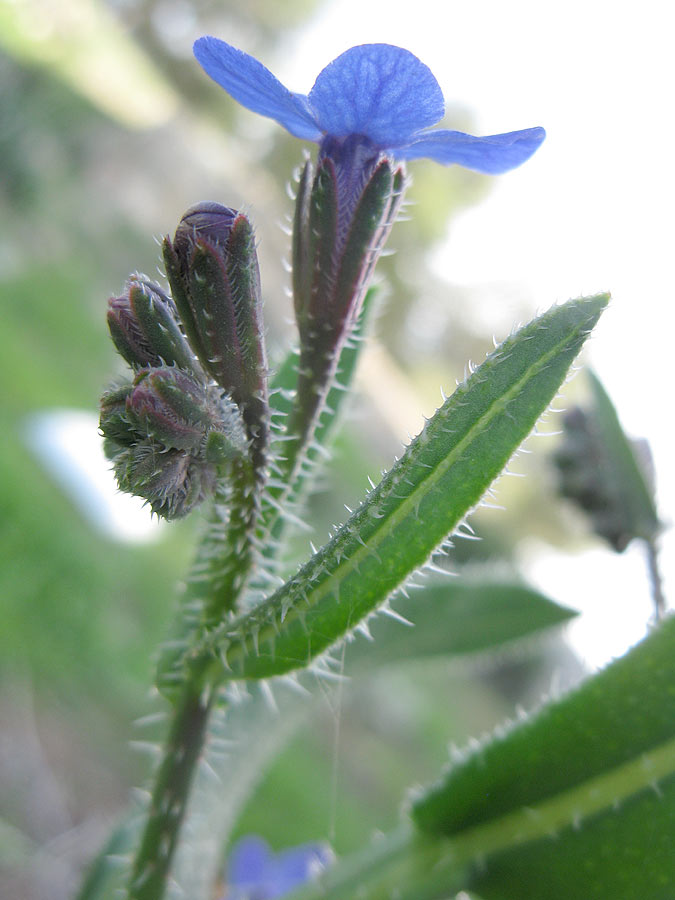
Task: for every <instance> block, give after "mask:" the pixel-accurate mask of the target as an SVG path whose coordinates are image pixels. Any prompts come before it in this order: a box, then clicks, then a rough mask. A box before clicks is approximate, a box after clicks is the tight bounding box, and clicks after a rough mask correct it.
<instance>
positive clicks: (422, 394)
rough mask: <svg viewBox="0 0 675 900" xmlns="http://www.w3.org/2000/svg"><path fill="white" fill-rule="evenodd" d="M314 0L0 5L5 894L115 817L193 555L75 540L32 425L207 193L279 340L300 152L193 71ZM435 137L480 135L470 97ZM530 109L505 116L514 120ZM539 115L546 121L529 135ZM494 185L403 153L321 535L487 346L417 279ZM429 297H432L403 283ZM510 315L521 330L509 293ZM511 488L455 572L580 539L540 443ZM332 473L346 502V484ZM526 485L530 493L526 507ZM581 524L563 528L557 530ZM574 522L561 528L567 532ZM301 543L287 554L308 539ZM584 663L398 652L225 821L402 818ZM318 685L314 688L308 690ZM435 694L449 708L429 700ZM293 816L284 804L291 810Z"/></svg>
mask: <svg viewBox="0 0 675 900" xmlns="http://www.w3.org/2000/svg"><path fill="white" fill-rule="evenodd" d="M318 6H319V3H318V2H314V0H293V2H284V3H283V4H281V3H279V2H278V0H252V2H249V3H248V4H246V5H244V4H235V3H229V2H220V3H217V2H214V0H118V2H110V3H104V2H102V0H61V2H59V3H58V4H55V3H50V2H49V0H3V2H2V3H0V211H1V223H2V224H1V228H2V232H1V235H0V303H1V308H2V322H3V343H2V348H3V350H2V353H1V354H0V384H2V385H3V388H2V392H3V404H2V410H1V413H0V415H1V416H2V422H1V427H2V433H3V435H4V439H3V441H2V443H1V444H0V511H1V518H0V528H1V529H2V534H1V536H0V557H1V559H2V562H1V568H0V597H1V603H2V612H1V616H2V618H1V623H2V624H1V627H0V671H1V674H2V687H1V689H0V716H1V717H2V732H1V736H0V748H1V749H0V795H1V796H2V806H1V809H0V867H1V868H2V874H1V875H0V895H2V896H3V897H5V896H6V897H8V898H9V897H11V898H13V900H17V898H18V900H24V898H25V900H41V898H47V897H48V898H49V900H60V898H66V897H69V896H72V891H73V889H74V885H76V884H77V879H78V873H79V871H80V869H81V867H82V866H83V865H85V864H86V862H87V861H88V860H89V859H90V858H91V856H92V854H93V853H95V852H96V850H97V849H98V847H99V846H100V843H101V842H102V840H103V839H104V837H105V835H106V833H107V831H108V829H109V827H110V826H111V825H112V824H113V823H114V822H115V821H117V819H118V817H119V815H121V814H122V812H123V811H124V809H125V807H126V805H127V802H128V798H129V791H130V788H131V787H132V786H133V785H139V784H143V783H144V782H145V781H146V778H147V771H148V761H147V759H146V758H144V757H143V756H142V755H139V754H136V753H134V752H133V750H132V749H131V748H130V742H131V741H134V740H136V739H137V738H138V737H139V735H138V729H136V728H135V727H134V726H133V724H132V722H133V721H134V720H135V719H136V718H138V717H141V716H143V715H145V714H146V713H147V712H148V711H149V710H152V709H155V708H157V703H156V701H151V700H150V697H149V690H148V686H149V685H150V683H151V678H152V672H153V653H154V650H155V648H156V647H157V645H158V643H159V641H160V640H161V639H162V637H163V636H164V635H165V633H166V631H167V628H168V624H169V622H170V619H171V615H172V610H173V608H174V603H175V598H176V590H175V585H176V584H177V583H179V582H180V579H181V577H183V576H184V574H185V572H186V570H187V567H188V565H189V561H190V557H191V552H192V547H193V545H194V538H195V533H196V531H197V530H198V528H199V516H198V515H197V516H195V517H193V519H192V520H189V521H187V522H181V523H178V524H173V525H171V527H168V528H165V529H164V530H163V531H162V532H161V536H160V537H159V539H158V540H156V541H154V542H150V543H138V544H131V543H123V542H119V541H115V540H113V539H111V538H110V537H108V536H106V535H104V534H103V533H101V532H99V531H97V530H96V529H95V528H94V527H92V525H91V523H90V522H89V521H88V520H87V519H86V518H85V517H83V515H82V513H81V511H80V510H79V508H78V507H77V506H76V505H75V504H74V503H73V501H72V499H71V497H70V496H69V494H68V493H67V492H64V490H63V489H62V488H61V486H60V485H59V484H58V482H57V481H55V480H54V479H53V477H52V476H50V475H49V474H48V473H47V471H46V469H45V468H44V467H43V466H42V465H41V464H40V463H39V462H38V461H37V459H36V458H35V457H34V455H32V454H31V452H30V451H29V449H28V447H27V442H26V430H25V429H26V422H27V419H28V417H29V416H30V415H31V414H35V413H40V412H42V411H45V410H50V409H61V408H63V409H77V410H89V411H95V410H96V407H97V402H98V397H99V395H100V393H101V391H102V388H103V387H104V386H105V384H106V383H107V382H108V381H109V380H110V378H111V377H112V376H113V375H114V374H115V373H118V372H120V371H121V365H120V362H119V360H118V359H117V358H116V357H115V354H114V353H113V350H112V346H111V343H110V341H109V338H108V335H107V330H106V326H105V308H106V307H105V304H106V300H107V298H108V297H109V296H110V295H111V294H113V293H115V292H118V291H120V290H121V288H122V286H123V283H124V280H125V278H126V276H127V274H128V273H129V272H131V271H142V272H145V273H147V274H149V275H150V276H151V277H156V270H157V265H158V247H157V238H158V237H161V236H162V235H163V234H165V233H167V232H170V231H171V230H172V229H173V228H174V227H175V224H176V223H177V221H178V219H179V218H180V215H181V214H182V212H183V211H184V209H185V208H187V207H188V206H190V205H192V204H193V203H195V202H197V201H199V200H204V199H213V200H218V201H220V202H223V203H226V204H227V205H230V206H235V207H240V206H243V208H244V209H245V210H246V211H247V212H248V213H249V215H250V216H251V218H252V220H253V221H254V223H255V225H256V228H257V232H258V236H259V243H260V251H259V252H260V259H261V268H262V275H263V285H264V297H265V314H266V323H267V330H268V340H269V348H270V356H271V358H272V361H273V362H274V361H275V360H277V361H278V360H279V359H280V358H281V356H282V354H283V352H284V350H285V348H287V347H288V346H289V344H290V343H291V342H292V340H293V331H292V326H291V325H290V319H291V305H290V301H289V299H288V297H287V292H286V288H287V286H288V282H289V278H288V274H287V272H286V270H285V268H284V265H283V259H284V258H285V257H286V256H287V246H286V241H287V237H286V235H285V233H284V230H283V228H282V227H280V225H283V223H284V221H285V219H286V218H287V217H288V215H289V213H290V212H291V201H290V200H289V199H288V195H287V192H286V188H287V183H288V181H289V174H290V173H291V172H292V170H293V169H294V167H296V166H297V165H298V164H299V163H300V162H301V159H302V148H301V146H300V144H299V143H298V142H297V141H296V140H294V139H292V138H290V137H289V136H287V135H285V133H282V132H281V130H280V129H278V128H275V127H274V126H272V125H270V124H269V123H267V122H263V121H262V120H258V119H256V117H254V116H252V115H250V114H248V113H245V112H241V111H240V110H238V109H237V108H236V106H235V105H234V104H233V103H231V102H230V100H229V99H228V98H227V97H226V96H225V95H224V94H223V93H222V92H221V91H219V90H218V89H217V88H215V87H214V85H212V84H211V83H210V81H209V80H208V79H207V78H206V77H205V76H204V75H203V74H202V73H201V71H200V70H199V68H198V67H197V65H196V64H195V63H194V62H193V61H192V58H191V52H190V48H191V43H192V40H193V39H194V37H196V36H198V35H200V34H203V33H213V34H217V35H220V36H222V37H224V38H226V39H228V40H231V41H232V42H233V43H235V44H236V43H239V44H240V45H242V46H245V47H246V49H247V50H249V51H250V52H252V53H254V54H256V55H257V56H259V57H260V58H262V59H264V60H265V61H266V62H268V63H269V65H270V67H271V68H274V60H275V59H278V58H279V57H280V55H281V54H283V47H284V45H285V43H286V42H287V41H288V40H289V39H290V38H291V37H294V36H296V35H297V34H298V32H299V31H300V29H302V27H303V25H304V23H306V22H307V21H308V20H309V19H310V17H311V16H312V15H313V14H315V13H316V11H317V8H318ZM449 117H450V121H451V122H452V127H457V128H462V129H466V130H470V129H471V125H472V121H471V116H470V114H469V113H467V111H466V110H465V109H454V110H452V109H451V110H449ZM520 124H523V123H516V125H520ZM527 124H537V123H534V122H533V123H527ZM490 185H491V183H490V181H489V180H488V179H485V178H483V177H481V176H478V175H475V174H473V173H470V172H466V171H463V170H459V169H451V170H443V169H441V168H440V167H434V166H432V165H419V166H417V167H416V168H415V172H414V182H413V186H412V188H411V190H410V193H409V200H410V201H411V203H412V205H413V216H412V217H411V218H410V220H408V221H404V222H401V223H399V224H397V226H396V228H395V230H394V233H393V236H392V238H391V241H390V243H391V246H393V247H396V249H397V254H396V256H393V257H390V258H387V259H385V260H383V264H382V266H381V269H380V273H381V282H382V285H383V289H382V292H381V294H382V301H383V302H382V309H381V312H380V315H379V317H378V321H377V324H376V329H375V330H376V334H377V344H376V347H375V345H374V349H373V350H372V352H371V353H370V354H369V355H368V358H367V360H366V361H365V368H364V371H365V372H366V375H365V376H364V377H362V379H361V390H360V394H359V397H358V399H357V400H356V401H355V402H354V404H353V406H352V410H351V415H350V417H349V422H348V423H347V426H346V428H345V431H344V433H343V435H342V437H341V438H340V440H339V442H338V448H337V451H338V452H337V459H336V464H335V465H334V467H333V468H332V470H331V472H330V473H329V474H327V476H326V478H325V480H323V481H322V490H321V492H320V493H319V494H318V495H317V497H316V498H315V499H314V500H313V501H312V507H311V518H312V520H313V521H314V522H315V523H316V535H317V536H316V537H315V541H317V540H321V539H322V537H323V536H324V535H325V534H326V531H327V528H328V527H329V526H330V524H331V523H332V522H334V521H339V520H341V519H342V516H343V510H342V503H344V502H346V503H347V504H349V505H352V504H353V503H354V502H355V501H357V499H358V498H359V496H360V495H361V494H362V493H363V491H364V489H365V488H366V485H367V482H366V476H367V475H368V474H370V475H372V476H373V477H375V476H376V474H377V473H378V472H379V471H380V470H381V469H382V468H384V467H385V466H387V465H388V464H389V462H390V461H391V459H392V457H393V455H394V453H396V452H397V451H398V449H399V447H400V441H401V440H402V439H403V438H404V437H405V432H406V430H407V429H410V430H414V429H415V428H416V427H417V425H418V423H419V421H420V419H419V415H420V413H421V412H424V413H426V414H430V413H431V412H432V411H433V409H434V408H435V406H436V405H437V403H438V399H439V394H438V387H439V385H441V384H443V385H445V386H446V388H447V387H448V386H449V385H452V384H453V383H454V381H453V379H455V378H461V376H462V372H463V369H464V363H465V361H466V360H467V359H468V358H473V359H480V358H481V357H482V356H483V354H484V353H485V352H486V351H487V350H488V349H489V348H490V346H491V337H492V331H493V328H492V327H491V326H485V325H483V326H481V325H479V324H478V323H477V322H475V321H473V320H472V318H471V315H470V310H468V309H467V304H463V303H462V300H463V297H462V291H461V290H460V289H459V288H456V287H455V288H453V287H452V286H449V285H448V284H447V283H445V282H444V281H442V280H441V279H440V277H439V276H438V275H436V274H434V273H433V271H432V269H431V268H430V266H429V261H430V258H431V251H432V250H433V249H434V247H435V246H436V245H437V243H438V242H439V241H440V240H441V239H442V238H444V237H445V235H446V233H447V230H448V227H449V223H450V222H451V220H452V217H453V215H454V214H456V213H457V212H458V211H460V210H462V209H464V208H466V207H467V206H469V205H471V204H474V203H477V202H478V201H479V200H480V199H482V198H483V197H484V196H485V195H486V194H487V192H488V191H489V190H490ZM420 285H422V288H421V289H420V287H419V286H420ZM512 309H513V310H514V318H518V317H519V316H520V317H521V318H523V319H525V318H527V317H529V316H530V315H531V313H532V309H530V307H529V303H528V298H527V297H525V298H524V299H523V301H522V303H521V305H520V306H519V305H518V301H513V300H512ZM518 467H519V470H520V471H528V472H529V473H530V475H531V477H530V478H528V479H526V480H521V479H506V480H504V482H503V483H502V488H501V489H500V503H503V504H504V505H505V506H506V507H507V510H508V511H507V512H506V513H500V514H499V517H495V515H494V514H490V513H488V514H487V515H483V513H482V512H479V513H478V514H477V517H476V518H475V519H474V520H473V524H474V527H475V528H476V529H477V530H478V531H479V532H480V534H481V536H482V537H483V539H484V540H483V541H482V542H481V543H480V544H473V543H472V544H470V545H469V544H463V545H462V546H461V547H460V548H458V550H457V553H456V556H455V557H454V559H453V562H452V565H453V568H455V569H460V568H461V567H462V566H468V567H475V566H476V565H478V564H479V563H481V564H483V563H486V561H487V563H486V564H487V565H489V566H490V567H491V569H492V570H493V571H499V572H502V571H510V570H511V569H512V567H513V548H514V546H515V545H516V543H517V541H518V540H520V539H522V538H523V537H524V536H525V537H526V536H527V535H537V537H538V538H540V539H541V538H544V539H549V540H551V541H552V542H554V543H555V542H557V543H560V542H565V541H568V542H569V540H570V539H569V538H567V537H565V534H566V531H565V528H566V526H567V525H568V524H569V521H570V518H569V512H567V511H565V510H562V509H560V508H558V507H557V506H555V505H554V504H552V503H551V502H550V501H551V499H552V498H553V495H554V485H553V480H552V477H551V475H550V472H549V471H548V469H547V467H546V461H545V458H544V457H543V455H542V456H541V457H537V458H534V459H532V460H531V461H530V460H528V462H527V463H519V466H518ZM338 484H340V490H339V491H338V490H337V485H338ZM542 500H543V501H544V502H543V503H542ZM573 531H574V529H573ZM580 534H581V532H580V531H577V532H576V537H573V538H572V539H571V540H572V542H574V541H575V540H576V541H580V540H581V539H582V538H581V537H580V536H579V535H580ZM306 544H307V539H306V537H303V538H302V541H300V542H299V543H298V546H299V548H302V549H301V550H300V552H303V553H304V552H306ZM554 670H555V671H558V672H561V671H562V672H567V673H568V674H567V675H565V676H564V677H569V678H573V677H574V674H570V673H575V672H576V671H577V668H576V664H575V663H574V661H573V660H572V658H571V656H569V654H568V653H567V651H565V650H564V649H563V648H561V647H560V646H558V645H557V644H553V643H549V644H548V645H547V652H546V654H543V653H541V654H540V653H538V652H537V651H535V650H534V649H530V650H528V651H527V652H525V651H524V650H522V649H521V652H520V653H519V654H518V655H516V656H507V657H505V658H504V659H501V660H500V661H499V663H498V664H497V663H495V664H493V665H487V664H486V663H485V661H482V662H481V664H480V665H479V666H478V667H476V666H468V665H467V666H458V665H457V664H453V665H451V664H449V663H446V662H444V661H442V662H440V663H439V662H437V663H429V662H426V663H424V664H415V665H409V666H406V665H405V664H403V665H402V666H401V669H400V671H396V672H392V671H391V670H388V671H387V673H386V674H385V675H382V676H378V677H374V678H371V679H369V680H367V681H366V682H365V683H363V684H361V685H360V686H359V688H358V690H353V689H352V688H351V687H350V686H349V685H347V686H346V687H345V688H344V690H343V691H342V694H341V697H340V699H339V709H338V708H336V703H338V700H337V699H336V697H335V695H333V694H328V693H327V694H326V695H325V697H324V699H323V700H321V699H319V701H318V703H317V704H316V709H315V711H314V712H313V714H312V716H313V718H312V722H311V724H310V725H305V726H302V727H301V728H300V731H299V732H298V735H297V737H295V738H294V739H293V740H292V742H291V744H290V745H289V747H288V749H287V750H286V751H285V752H284V753H283V754H282V755H281V756H280V757H279V759H278V761H277V762H276V763H275V764H274V766H273V767H272V768H271V769H270V770H269V771H268V772H267V773H266V774H265V776H264V778H263V780H262V781H261V783H260V786H259V789H258V793H257V794H256V796H255V797H254V799H253V800H252V801H251V802H250V803H249V804H248V806H247V808H246V810H245V812H244V814H243V816H242V818H241V821H240V822H239V824H238V826H237V832H238V833H246V832H248V831H255V832H258V833H261V834H264V835H265V836H266V837H267V838H268V839H269V840H270V841H271V842H272V844H273V845H274V846H277V847H281V846H285V845H288V844H293V843H296V842H299V841H303V840H309V839H312V838H321V839H329V840H331V841H332V842H333V843H334V845H335V847H336V849H337V850H338V851H346V850H349V849H353V848H355V847H358V846H359V844H360V843H361V842H362V841H363V840H365V839H366V838H368V837H369V836H370V835H371V834H372V833H373V831H374V830H376V829H387V828H389V827H391V826H392V825H393V824H394V823H395V821H396V819H397V816H398V810H399V807H400V802H401V797H402V792H403V790H404V788H405V787H407V786H408V785H409V784H410V783H412V782H422V781H425V780H428V779H430V778H432V777H433V776H434V775H435V773H436V772H437V771H438V768H439V767H440V765H441V764H442V763H443V762H444V760H445V758H446V744H447V742H448V741H449V740H455V741H458V742H461V741H462V740H464V739H465V738H466V736H467V735H469V734H479V733H481V732H482V731H484V730H485V729H487V728H489V727H491V726H492V725H493V724H494V723H495V722H496V721H498V720H500V719H501V718H502V717H503V716H505V715H508V714H510V713H512V712H513V709H514V704H515V703H516V702H530V701H532V700H533V699H534V698H535V697H536V696H537V694H538V691H539V690H540V689H541V687H542V685H543V686H544V687H546V686H548V684H549V683H550V678H551V672H552V671H554ZM319 697H320V698H321V691H320V690H319ZM439 697H441V698H444V699H443V702H441V703H439V702H438V698H439ZM289 810H292V811H293V813H292V815H289Z"/></svg>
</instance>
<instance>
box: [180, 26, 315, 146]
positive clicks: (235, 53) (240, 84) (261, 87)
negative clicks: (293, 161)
mask: <svg viewBox="0 0 675 900" xmlns="http://www.w3.org/2000/svg"><path fill="white" fill-rule="evenodd" d="M193 50H194V55H195V57H196V58H197V62H198V63H199V64H200V65H201V67H202V68H203V69H204V71H205V72H206V74H207V75H209V76H210V77H211V78H213V80H214V81H215V82H217V83H218V84H219V85H220V86H221V87H222V88H225V90H226V91H227V93H228V94H229V95H230V96H231V97H233V98H234V99H235V100H236V101H237V102H238V103H241V105H242V106H245V107H246V108H247V109H250V110H252V111H253V112H256V113H259V114H260V115H261V116H268V117H269V118H270V119H275V120H276V121H277V122H278V123H279V124H280V125H283V126H284V128H285V129H286V130H287V131H290V133H291V134H292V135H295V137H299V138H303V139H304V140H309V141H318V140H320V139H321V132H320V130H319V128H318V127H317V124H316V122H315V120H314V116H313V115H312V112H311V110H310V109H309V106H308V104H307V98H306V97H305V96H304V95H303V94H294V93H292V92H291V91H289V90H288V88H285V87H284V86H283V84H282V83H281V82H280V81H279V80H278V79H277V78H275V77H274V75H272V73H271V72H270V70H269V69H266V68H265V66H263V64H262V63H260V62H258V60H257V59H254V57H252V56H249V55H248V53H244V52H243V51H242V50H237V49H236V47H232V46H231V45H230V44H226V43H225V41H220V40H218V38H214V37H202V38H199V39H198V40H197V41H195V43H194V47H193Z"/></svg>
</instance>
